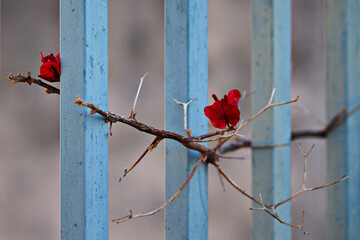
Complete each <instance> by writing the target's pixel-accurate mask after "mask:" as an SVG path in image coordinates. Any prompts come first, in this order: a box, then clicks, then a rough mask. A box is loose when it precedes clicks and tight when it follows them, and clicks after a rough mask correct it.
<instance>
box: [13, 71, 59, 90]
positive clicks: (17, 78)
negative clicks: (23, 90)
mask: <svg viewBox="0 0 360 240" xmlns="http://www.w3.org/2000/svg"><path fill="white" fill-rule="evenodd" d="M7 78H8V79H9V80H10V81H12V82H13V83H14V84H15V83H19V82H26V83H28V84H29V85H31V84H32V83H34V84H37V85H39V86H41V87H43V88H46V90H45V93H47V94H60V89H58V88H56V87H53V86H51V85H49V84H47V83H44V82H43V81H41V80H40V79H36V78H32V77H31V73H30V72H28V73H27V77H25V76H23V75H21V74H20V73H19V74H18V75H16V76H15V75H13V74H11V73H10V74H9V75H8V76H7Z"/></svg>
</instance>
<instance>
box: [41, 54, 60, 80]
mask: <svg viewBox="0 0 360 240" xmlns="http://www.w3.org/2000/svg"><path fill="white" fill-rule="evenodd" d="M40 57H41V62H42V63H43V64H42V65H41V67H40V75H39V77H40V78H42V79H44V80H46V81H49V82H60V53H58V54H57V55H56V57H54V55H53V54H52V53H51V54H50V55H47V56H46V57H44V56H43V54H42V53H40Z"/></svg>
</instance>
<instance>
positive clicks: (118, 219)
mask: <svg viewBox="0 0 360 240" xmlns="http://www.w3.org/2000/svg"><path fill="white" fill-rule="evenodd" d="M205 158H206V156H204V155H201V156H200V157H199V159H198V160H197V162H196V164H195V166H194V168H193V169H192V171H191V173H190V175H189V176H188V177H187V179H186V181H185V182H184V183H183V185H182V186H181V187H180V188H179V190H178V191H177V192H176V193H175V194H174V195H173V196H172V197H171V198H170V199H169V201H167V202H166V203H164V204H163V205H161V206H160V207H159V208H157V209H155V210H154V211H151V212H148V213H141V214H136V215H133V214H132V211H130V214H129V215H127V216H125V217H122V218H117V219H114V220H112V221H113V222H116V223H122V222H125V221H128V220H130V219H133V218H140V217H147V216H151V215H154V214H155V213H158V212H160V211H161V210H163V209H165V208H166V207H167V206H168V205H169V204H170V203H172V202H173V201H174V199H175V198H176V197H177V196H178V195H179V194H180V193H181V192H182V190H183V189H184V188H185V187H186V185H187V184H188V183H189V182H190V180H191V178H192V177H193V176H194V174H195V172H196V170H197V169H198V167H199V165H200V163H201V162H204V161H205Z"/></svg>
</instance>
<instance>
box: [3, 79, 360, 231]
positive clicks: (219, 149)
mask: <svg viewBox="0 0 360 240" xmlns="http://www.w3.org/2000/svg"><path fill="white" fill-rule="evenodd" d="M146 75H147V74H145V75H144V76H143V77H142V78H141V81H140V86H139V88H138V92H137V94H136V97H135V100H134V104H133V108H132V111H131V114H130V117H129V118H126V117H123V116H121V115H118V114H114V113H111V112H105V111H103V110H101V109H100V108H98V107H96V106H95V105H94V104H93V103H86V102H84V100H82V99H81V98H79V97H77V98H76V101H75V103H76V104H78V105H81V106H84V107H87V108H90V109H91V111H90V114H92V115H93V114H95V113H97V114H100V115H101V116H103V117H104V118H105V121H106V122H109V123H110V129H111V125H112V124H113V123H116V122H122V123H125V124H127V125H130V126H132V127H134V128H136V129H137V130H139V131H142V132H146V133H148V134H151V135H154V136H155V139H154V140H153V142H152V143H151V144H150V146H149V147H148V148H147V149H146V150H145V151H144V152H143V154H142V155H141V156H140V157H139V159H138V160H137V161H136V162H135V163H134V164H133V165H132V166H131V168H130V169H129V170H128V169H125V171H124V175H123V176H122V178H123V177H125V176H126V174H128V173H129V172H130V171H131V170H132V169H134V168H135V166H136V165H137V164H138V163H139V162H140V161H141V160H142V159H143V157H144V156H145V155H146V154H147V153H148V152H149V151H151V150H152V149H154V148H156V146H157V144H158V143H159V142H160V141H161V140H163V139H166V138H168V139H172V140H175V141H177V142H179V143H181V144H182V145H183V146H184V147H186V148H188V149H192V150H195V151H198V152H200V157H199V159H198V161H197V162H196V165H195V166H194V168H193V169H192V171H191V173H190V175H189V176H188V178H187V179H186V181H185V182H184V183H183V185H182V186H181V187H180V188H179V190H178V191H177V192H176V193H175V194H174V195H173V196H172V197H171V198H170V199H169V200H168V201H167V202H165V203H164V204H163V205H162V206H160V207H159V208H157V209H155V210H154V211H151V212H148V213H143V214H136V215H133V212H132V210H130V214H129V215H127V216H125V217H122V218H118V219H114V220H113V222H116V223H121V222H124V221H127V220H130V219H132V218H140V217H146V216H150V215H153V214H155V213H157V212H159V211H161V210H163V209H165V208H166V207H167V206H168V205H169V204H170V203H171V202H172V201H173V200H174V199H175V198H176V197H177V196H178V195H179V194H180V193H181V191H182V190H183V189H184V188H185V187H186V185H187V184H188V183H189V182H190V180H191V178H192V177H193V175H194V174H195V172H196V170H197V168H198V167H199V165H200V163H201V162H205V163H210V164H212V165H214V166H215V168H216V169H217V170H218V172H219V174H220V175H221V176H223V177H224V178H225V179H226V180H227V181H228V182H229V183H230V184H231V185H232V186H233V187H234V188H235V189H236V190H238V191H239V192H240V193H241V194H243V195H244V196H246V197H247V198H249V199H250V200H252V201H253V202H255V203H257V204H259V205H261V206H262V207H261V208H251V210H264V211H265V212H267V213H268V214H269V215H271V216H272V217H273V218H275V219H276V220H277V221H279V222H280V223H281V224H284V225H286V226H288V227H291V228H299V229H301V231H302V232H303V233H304V234H307V233H306V232H305V231H304V229H303V221H304V212H303V214H302V219H301V224H300V225H292V224H289V223H287V222H285V221H283V220H282V219H281V218H280V217H279V216H278V214H277V213H276V208H277V207H279V206H281V205H282V204H284V203H286V202H288V201H291V200H292V199H294V198H295V197H297V196H299V195H300V194H302V193H304V192H309V191H315V190H319V189H323V188H326V187H329V186H331V185H334V184H337V183H339V182H341V181H344V180H346V179H347V178H348V177H347V176H343V177H341V178H339V179H337V180H335V181H333V182H331V183H328V184H324V185H322V186H318V187H313V188H307V187H306V179H307V160H308V156H309V154H310V152H311V151H312V149H313V147H314V146H313V147H312V148H311V149H310V151H309V152H308V153H306V154H305V153H304V151H303V150H302V149H301V148H300V147H299V149H300V151H301V152H302V153H303V155H304V173H303V182H302V188H301V189H300V190H299V191H297V192H296V193H294V194H292V195H291V196H290V197H288V198H287V199H284V200H283V201H281V202H279V203H275V204H266V203H265V202H264V201H263V199H262V196H261V194H260V199H256V198H255V197H253V196H251V195H250V194H248V193H247V192H246V191H244V190H243V189H242V188H241V187H240V186H239V185H237V184H236V183H235V182H234V181H233V180H232V179H231V178H230V177H229V176H228V175H227V174H226V172H225V171H224V170H223V169H222V168H221V167H220V165H219V159H220V158H226V157H225V156H223V155H221V154H224V153H227V152H229V151H234V150H236V149H239V148H244V147H252V142H251V140H248V139H244V138H243V136H242V135H240V134H239V131H240V130H241V129H242V128H244V127H245V126H246V125H248V124H249V123H251V122H252V121H253V120H254V119H255V118H257V117H258V116H260V115H261V114H262V113H264V112H265V111H266V110H268V109H270V108H272V107H275V106H280V105H285V104H290V103H294V102H297V100H298V97H297V98H296V99H294V100H291V101H286V102H281V103H272V100H273V97H274V94H275V89H274V90H273V92H272V94H271V97H270V99H269V102H268V104H267V105H266V106H265V107H264V108H263V109H261V110H260V111H259V112H258V113H257V114H255V115H254V116H253V117H251V118H250V119H249V120H247V121H246V122H245V123H244V124H243V123H242V122H241V123H240V125H239V126H238V127H237V128H236V127H229V128H227V129H224V130H220V131H215V132H213V133H208V134H204V135H201V136H197V137H192V136H191V130H188V129H187V127H186V125H184V126H185V127H184V130H185V134H186V136H182V135H179V134H177V133H173V132H169V131H166V130H160V129H156V128H154V127H151V126H148V125H146V124H143V123H140V122H138V121H137V120H136V119H135V115H136V113H135V106H136V102H137V99H138V96H139V92H140V88H141V85H142V82H143V79H144V78H145V76H146ZM8 79H9V80H10V81H13V83H17V82H27V83H28V84H29V85H31V84H32V83H35V84H37V85H39V86H41V87H44V88H46V90H45V92H46V93H48V94H51V93H56V94H60V90H59V89H57V88H55V87H53V86H51V85H48V84H46V83H44V82H42V81H41V80H38V79H34V78H32V77H31V74H30V72H29V73H28V76H27V77H24V76H22V75H21V74H18V75H17V76H14V75H13V74H9V76H8ZM175 101H176V100H175ZM191 101H192V100H191ZM191 101H190V102H191ZM176 102H177V101H176ZM190 102H188V103H180V102H177V103H178V104H181V105H182V106H183V108H184V118H186V110H187V106H188V104H190ZM359 109H360V105H358V106H356V107H355V108H354V109H352V110H351V111H349V112H347V111H346V110H347V109H346V108H343V109H342V110H341V111H340V112H339V113H338V114H337V115H336V116H335V117H334V118H333V119H332V120H331V121H330V122H329V123H328V124H327V125H326V126H325V128H323V129H321V130H308V131H299V132H292V134H291V140H294V139H297V138H301V137H326V136H327V134H328V133H329V132H330V131H331V130H333V129H334V128H335V127H336V126H338V125H339V124H341V123H342V122H343V121H344V120H345V119H346V118H348V117H349V116H351V115H352V114H354V113H355V112H356V111H358V110H359ZM185 120H186V119H185ZM185 122H186V121H185ZM226 133H229V134H226ZM234 136H237V137H238V139H237V141H236V142H234V143H230V144H228V145H225V146H223V145H224V144H225V143H226V142H227V141H228V140H229V139H230V138H232V137H234ZM211 137H216V138H212V139H207V138H211ZM239 137H242V138H239ZM206 139H207V140H206ZM209 141H218V144H217V145H216V146H215V147H214V148H212V149H210V148H208V147H206V146H203V145H201V144H199V143H197V142H209ZM289 144H290V143H284V144H274V145H268V146H256V148H273V147H280V146H284V145H289ZM253 148H254V147H253ZM119 180H121V178H120V179H119Z"/></svg>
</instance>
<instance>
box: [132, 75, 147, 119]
mask: <svg viewBox="0 0 360 240" xmlns="http://www.w3.org/2000/svg"><path fill="white" fill-rule="evenodd" d="M147 75H148V73H145V75H144V76H143V77H142V78H140V84H139V87H138V90H137V92H136V96H135V99H134V104H133V106H132V109H131V113H130V118H135V115H136V113H135V107H136V103H137V100H138V98H139V94H140V90H141V86H142V84H143V81H144V78H145V77H146V76H147Z"/></svg>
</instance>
